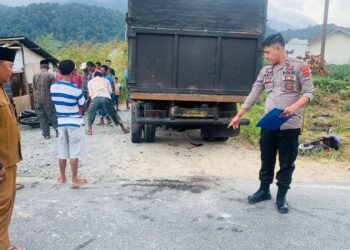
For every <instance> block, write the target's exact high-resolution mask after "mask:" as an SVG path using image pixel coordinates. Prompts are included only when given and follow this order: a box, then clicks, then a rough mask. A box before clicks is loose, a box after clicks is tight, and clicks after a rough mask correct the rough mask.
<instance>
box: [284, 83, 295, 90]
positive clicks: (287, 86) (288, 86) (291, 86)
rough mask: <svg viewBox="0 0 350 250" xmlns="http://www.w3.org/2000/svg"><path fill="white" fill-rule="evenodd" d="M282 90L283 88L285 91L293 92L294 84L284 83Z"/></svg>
mask: <svg viewBox="0 0 350 250" xmlns="http://www.w3.org/2000/svg"><path fill="white" fill-rule="evenodd" d="M284 88H285V89H286V90H294V84H293V82H286V83H284Z"/></svg>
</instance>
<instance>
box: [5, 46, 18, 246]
mask: <svg viewBox="0 0 350 250" xmlns="http://www.w3.org/2000/svg"><path fill="white" fill-rule="evenodd" d="M15 56H16V51H15V50H11V49H7V48H3V47H0V250H7V249H20V248H16V247H10V241H9V234H8V228H9V225H10V221H11V215H12V210H13V205H14V202H15V196H16V172H17V166H16V164H17V163H18V162H19V161H20V160H21V158H22V157H21V150H20V142H19V130H18V127H17V120H16V116H15V112H14V108H13V106H12V104H11V102H10V99H9V98H8V96H7V95H6V94H5V90H4V84H5V83H6V82H8V81H9V79H10V77H11V73H12V67H13V62H14V60H15Z"/></svg>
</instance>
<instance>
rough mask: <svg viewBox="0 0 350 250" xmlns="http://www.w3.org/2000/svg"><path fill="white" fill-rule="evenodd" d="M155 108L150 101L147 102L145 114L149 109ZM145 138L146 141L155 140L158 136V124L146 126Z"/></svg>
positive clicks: (144, 108) (144, 106)
mask: <svg viewBox="0 0 350 250" xmlns="http://www.w3.org/2000/svg"><path fill="white" fill-rule="evenodd" d="M152 109H153V105H152V103H150V102H146V103H144V105H143V110H144V114H146V111H147V110H152ZM143 132H144V138H145V142H148V143H151V142H154V141H155V138H156V126H155V125H147V124H146V125H145V126H144V131H143Z"/></svg>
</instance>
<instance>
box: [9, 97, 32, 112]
mask: <svg viewBox="0 0 350 250" xmlns="http://www.w3.org/2000/svg"><path fill="white" fill-rule="evenodd" d="M13 100H14V102H15V104H16V111H17V114H19V113H21V112H23V111H24V110H26V109H31V105H30V96H29V95H24V96H17V97H14V98H13Z"/></svg>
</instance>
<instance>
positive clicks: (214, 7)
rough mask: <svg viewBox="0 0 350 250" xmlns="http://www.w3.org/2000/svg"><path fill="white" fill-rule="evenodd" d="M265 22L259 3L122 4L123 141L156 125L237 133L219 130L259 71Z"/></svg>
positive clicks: (147, 0)
mask: <svg viewBox="0 0 350 250" xmlns="http://www.w3.org/2000/svg"><path fill="white" fill-rule="evenodd" d="M266 17H267V0H244V1H242V0H215V1H213V0H176V1H174V0H129V2H128V14H127V17H126V20H127V39H128V79H127V86H128V88H129V96H130V99H131V101H132V102H131V123H132V124H131V141H132V142H133V143H140V142H141V141H146V142H154V141H155V135H156V129H157V127H160V126H163V127H165V128H171V129H175V130H177V131H185V130H188V129H200V130H201V136H202V138H203V139H204V140H208V141H226V140H227V139H228V138H229V137H232V136H237V135H238V134H239V129H236V130H233V129H227V125H228V123H229V121H230V119H231V118H232V117H233V116H234V115H235V114H236V113H237V103H242V102H244V100H245V98H246V96H247V95H248V94H249V91H250V89H251V87H252V84H253V83H254V81H255V78H256V76H257V74H258V72H259V70H260V68H261V63H262V50H261V48H260V46H259V45H260V44H261V40H262V39H263V38H264V33H265V29H266ZM247 124H249V120H245V119H242V121H241V124H240V125H247Z"/></svg>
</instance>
